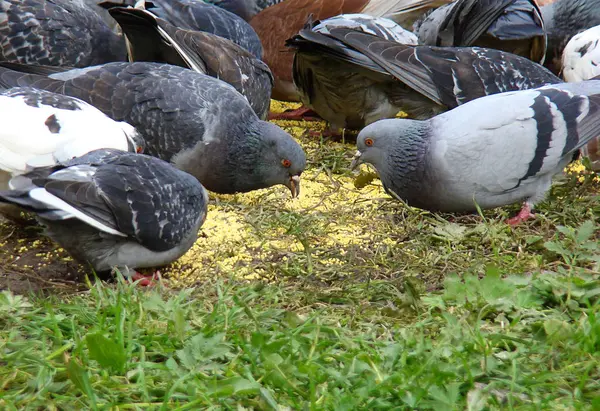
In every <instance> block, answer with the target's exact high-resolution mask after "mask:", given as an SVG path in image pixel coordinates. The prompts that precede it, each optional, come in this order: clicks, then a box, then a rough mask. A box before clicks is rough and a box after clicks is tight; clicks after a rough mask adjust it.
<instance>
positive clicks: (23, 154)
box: [0, 87, 143, 190]
mask: <svg viewBox="0 0 600 411" xmlns="http://www.w3.org/2000/svg"><path fill="white" fill-rule="evenodd" d="M0 123H1V124H2V127H0V189H2V190H5V189H7V188H8V185H7V184H8V180H9V179H10V177H11V176H15V175H19V174H23V173H25V172H26V171H28V170H30V169H32V168H33V167H46V166H52V165H55V164H57V163H59V162H63V161H66V160H70V159H72V158H74V157H79V156H81V155H84V154H86V153H88V152H90V151H92V150H96V149H99V148H113V149H119V150H124V151H134V152H141V151H142V149H143V148H142V147H143V146H142V142H143V140H142V137H141V135H140V134H139V133H138V132H137V131H136V129H135V128H134V127H133V126H131V125H129V124H128V123H125V122H117V121H114V120H112V119H111V118H109V117H107V116H106V115H105V114H103V113H102V112H101V111H100V110H98V109H97V108H95V107H93V106H91V105H90V104H88V103H86V102H84V101H82V100H79V99H77V98H74V97H70V96H65V95H61V94H55V93H51V92H49V91H44V90H37V89H34V88H29V87H16V88H11V89H8V90H6V91H3V92H0Z"/></svg>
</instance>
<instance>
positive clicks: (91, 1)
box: [83, 0, 117, 32]
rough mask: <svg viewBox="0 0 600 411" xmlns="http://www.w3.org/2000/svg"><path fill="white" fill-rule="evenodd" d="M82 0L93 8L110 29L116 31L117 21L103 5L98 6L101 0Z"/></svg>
mask: <svg viewBox="0 0 600 411" xmlns="http://www.w3.org/2000/svg"><path fill="white" fill-rule="evenodd" d="M83 2H84V3H85V4H86V5H87V6H88V7H89V8H91V9H92V10H94V11H95V12H96V13H98V15H99V16H100V17H101V18H102V20H104V22H105V23H106V25H107V26H108V27H110V29H111V30H112V31H114V32H117V30H116V29H117V22H116V21H115V19H113V18H112V17H111V16H110V14H108V10H106V9H105V8H104V7H102V6H100V4H99V3H101V0H83Z"/></svg>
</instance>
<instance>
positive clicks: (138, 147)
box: [135, 146, 144, 154]
mask: <svg viewBox="0 0 600 411" xmlns="http://www.w3.org/2000/svg"><path fill="white" fill-rule="evenodd" d="M142 151H144V149H143V148H142V146H137V148H136V149H135V152H136V153H138V154H140V153H141V152H142Z"/></svg>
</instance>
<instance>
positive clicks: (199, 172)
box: [173, 120, 306, 197]
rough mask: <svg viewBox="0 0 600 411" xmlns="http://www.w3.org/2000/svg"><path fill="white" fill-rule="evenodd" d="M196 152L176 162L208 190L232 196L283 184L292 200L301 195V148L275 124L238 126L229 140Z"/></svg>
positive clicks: (205, 144) (206, 144) (303, 158)
mask: <svg viewBox="0 0 600 411" xmlns="http://www.w3.org/2000/svg"><path fill="white" fill-rule="evenodd" d="M198 144H199V145H198V147H197V150H194V151H193V152H190V153H189V155H185V154H184V155H183V156H181V155H179V156H177V158H175V159H174V160H173V161H174V163H175V164H176V165H177V166H178V167H179V168H181V169H182V170H184V171H188V172H189V173H190V174H192V175H194V176H195V177H196V178H197V179H198V180H199V181H200V182H201V183H202V185H204V186H205V187H206V188H207V189H208V190H210V191H213V192H216V193H221V194H232V193H238V192H248V191H252V190H258V189H261V188H267V187H272V186H275V185H280V184H281V185H284V186H286V187H288V188H289V189H290V191H291V193H292V197H296V196H298V194H299V193H300V175H301V174H302V172H303V171H304V169H305V167H306V155H305V154H304V151H303V150H302V147H300V145H299V144H298V143H297V142H296V141H295V140H294V139H293V138H292V137H291V136H290V135H289V134H288V133H286V132H285V131H283V130H282V129H280V128H279V127H277V126H276V125H274V124H271V123H268V122H266V121H262V120H257V121H255V122H254V123H253V124H251V125H247V124H246V125H244V124H238V125H235V126H234V127H233V129H232V130H230V136H229V138H228V139H227V140H209V141H206V142H200V143H198Z"/></svg>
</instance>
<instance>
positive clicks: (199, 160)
mask: <svg viewBox="0 0 600 411" xmlns="http://www.w3.org/2000/svg"><path fill="white" fill-rule="evenodd" d="M10 66H11V67H17V65H10ZM21 69H22V70H28V71H30V72H36V71H38V70H42V71H43V70H45V69H46V68H45V67H34V66H26V67H22V66H21ZM51 77H53V78H51ZM51 77H46V76H41V75H36V74H25V73H21V72H18V71H14V70H10V69H6V68H0V84H1V85H3V86H24V85H29V86H31V87H34V88H42V89H46V90H50V91H53V92H56V93H61V94H66V95H70V96H73V97H77V98H80V99H81V100H84V101H86V102H88V103H90V104H92V105H94V106H95V107H96V108H98V109H100V111H102V112H104V113H105V114H106V115H107V116H109V117H111V118H112V119H113V120H117V121H126V122H128V123H129V124H131V125H133V126H134V127H135V128H136V129H137V130H138V131H139V132H140V133H141V134H142V136H143V137H144V139H145V148H144V149H145V152H146V153H147V154H150V155H153V156H156V157H159V158H161V159H163V160H165V161H170V162H172V163H173V164H174V165H175V166H177V167H178V168H180V169H182V170H184V171H187V172H188V173H190V174H192V175H193V176H195V177H196V178H198V180H200V182H201V183H202V185H204V186H205V187H206V188H207V189H208V190H211V191H215V192H217V193H235V192H247V191H251V190H256V189H260V188H267V187H271V186H273V185H277V184H283V185H285V186H286V187H288V188H289V189H290V191H291V193H292V196H294V197H295V196H296V195H297V194H298V193H299V190H300V186H299V183H300V174H301V173H302V171H304V168H305V167H306V156H305V154H304V151H303V150H302V147H300V145H299V144H298V143H297V142H296V141H295V140H294V139H293V138H292V137H291V136H290V135H289V134H287V133H286V132H284V131H283V130H282V129H280V128H279V127H277V126H276V125H275V124H271V123H268V122H265V121H262V120H260V119H259V118H258V117H257V116H256V114H255V113H254V111H253V110H252V108H251V107H250V106H249V104H248V101H247V100H246V98H244V96H242V95H241V94H240V93H238V92H237V91H236V90H235V89H234V88H233V87H231V86H230V85H229V84H227V83H224V82H222V81H220V80H217V79H215V78H213V77H210V76H207V75H204V74H200V73H196V72H194V71H192V70H188V69H185V68H182V67H178V66H173V65H169V64H159V63H144V62H137V63H108V64H105V65H103V66H97V67H90V68H86V69H76V70H72V71H67V72H63V73H55V74H52V75H51Z"/></svg>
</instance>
